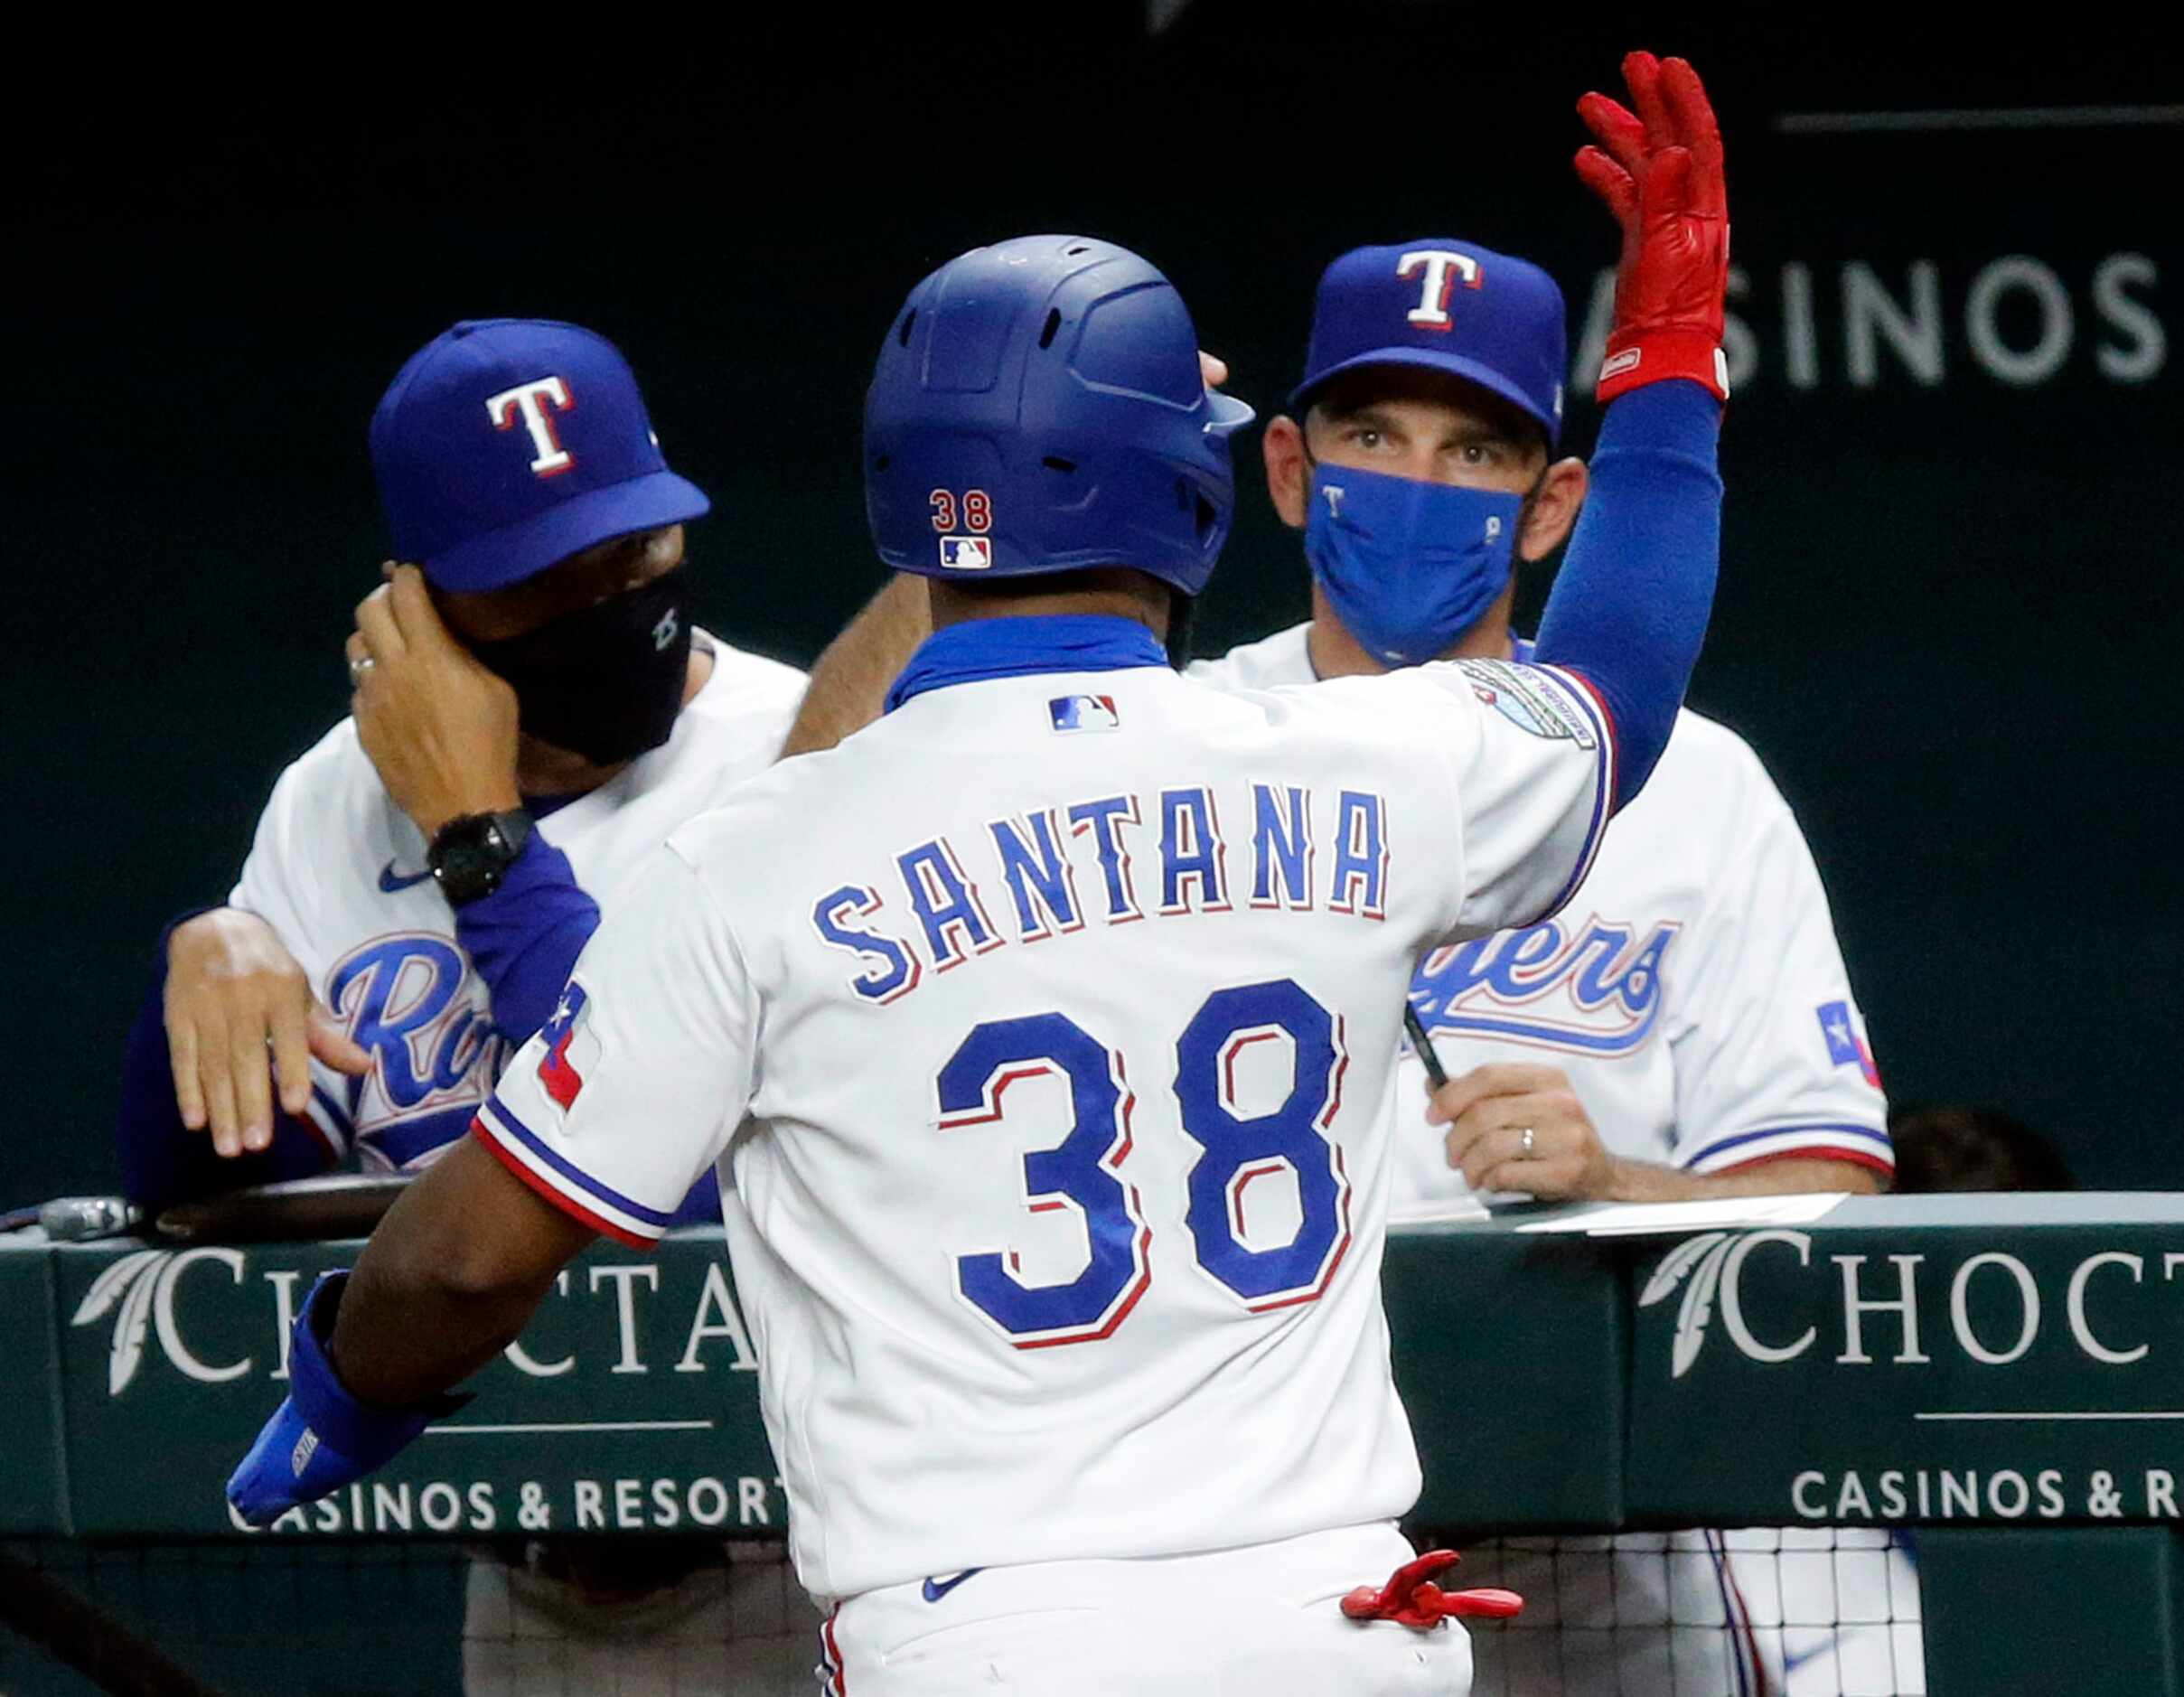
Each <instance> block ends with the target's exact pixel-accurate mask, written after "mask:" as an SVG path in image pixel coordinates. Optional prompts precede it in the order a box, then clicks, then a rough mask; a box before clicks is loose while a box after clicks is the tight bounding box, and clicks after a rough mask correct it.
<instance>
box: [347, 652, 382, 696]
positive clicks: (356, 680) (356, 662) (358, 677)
mask: <svg viewBox="0 0 2184 1697" xmlns="http://www.w3.org/2000/svg"><path fill="white" fill-rule="evenodd" d="M376 663H377V662H376V661H373V660H372V658H371V656H370V655H369V654H359V655H358V656H357V657H356V658H355V659H353V660H352V661H350V662H349V687H350V688H351V689H355V688H357V687H358V686H359V685H360V684H361V683H362V682H363V681H364V674H365V673H366V672H368V671H370V670H371V668H372V667H373V665H374V664H376Z"/></svg>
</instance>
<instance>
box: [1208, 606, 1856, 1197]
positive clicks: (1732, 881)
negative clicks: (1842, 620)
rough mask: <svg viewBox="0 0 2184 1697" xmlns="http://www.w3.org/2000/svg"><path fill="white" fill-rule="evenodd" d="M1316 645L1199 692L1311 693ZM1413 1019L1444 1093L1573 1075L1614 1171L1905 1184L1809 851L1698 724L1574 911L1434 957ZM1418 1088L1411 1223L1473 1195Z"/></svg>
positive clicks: (1687, 720)
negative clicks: (1508, 1065)
mask: <svg viewBox="0 0 2184 1697" xmlns="http://www.w3.org/2000/svg"><path fill="white" fill-rule="evenodd" d="M1308 628H1309V627H1308V626H1306V625H1298V626H1297V627H1296V628H1295V629H1293V630H1289V631H1284V632H1282V633H1280V634H1279V635H1276V636H1270V637H1269V638H1267V639H1266V640H1265V641H1263V642H1253V643H1250V644H1247V645H1245V646H1243V647H1240V648H1236V649H1233V650H1232V651H1231V652H1229V653H1228V654H1227V655H1225V656H1224V657H1223V658H1222V659H1220V660H1216V661H1198V662H1197V663H1195V665H1193V666H1192V667H1191V669H1190V670H1191V675H1192V676H1193V677H1195V678H1198V679H1201V680H1204V681H1205V682H1208V683H1212V684H1214V685H1216V686H1217V687H1220V688H1223V689H1270V688H1274V687H1277V686H1279V685H1285V684H1298V683H1307V682H1309V681H1311V680H1312V677H1313V671H1312V662H1311V659H1310V656H1309V654H1308V651H1307V649H1306V645H1305V633H1306V632H1307V630H1308ZM1520 652H1527V651H1524V650H1521V651H1520ZM1411 999H1412V1001H1413V1002H1414V1003H1415V1004H1416V1005H1417V1007H1418V1009H1419V1014H1420V1018H1421V1020H1422V1021H1423V1022H1424V1024H1425V1027H1426V1028H1427V1030H1428V1031H1429V1032H1431V1033H1432V1034H1433V1037H1434V1047H1435V1049H1436V1051H1437V1052H1438V1053H1439V1056H1440V1062H1441V1064H1442V1066H1443V1067H1444V1068H1445V1069H1446V1070H1447V1072H1448V1076H1449V1077H1451V1078H1456V1077H1460V1076H1461V1075H1462V1074H1465V1073H1467V1072H1468V1071H1469V1070H1470V1069H1471V1068H1473V1067H1475V1066H1480V1065H1484V1064H1487V1063H1489V1062H1494V1061H1532V1062H1537V1063H1540V1064H1545V1065H1549V1066H1555V1067H1560V1068H1561V1070H1562V1071H1563V1072H1565V1073H1567V1074H1569V1076H1570V1085H1571V1088H1572V1089H1573V1090H1574V1091H1575V1092H1576V1094H1577V1097H1578V1100H1579V1102H1582V1103H1583V1104H1584V1106H1585V1110H1586V1111H1587V1112H1588V1113H1589V1115H1590V1116H1591V1119H1592V1121H1593V1124H1594V1126H1595V1127H1596V1128H1597V1129H1598V1131H1599V1134H1600V1140H1601V1141H1602V1142H1603V1143H1604V1144H1605V1145H1606V1146H1607V1147H1608V1150H1609V1151H1610V1152H1611V1153H1613V1154H1617V1155H1621V1156H1626V1157H1629V1158H1634V1159H1639V1160H1647V1161H1657V1162H1662V1163H1665V1164H1667V1165H1669V1166H1673V1167H1683V1168H1685V1169H1687V1170H1689V1171H1692V1172H1696V1173H1716V1172H1725V1171H1728V1170H1729V1169H1730V1168H1732V1167H1741V1166H1745V1165H1748V1164H1749V1163H1751V1162H1754V1161H1763V1160H1768V1159H1776V1158H1784V1157H1792V1156H1795V1157H1803V1158H1832V1159H1839V1160H1848V1161H1852V1162H1855V1163H1857V1164H1858V1165H1860V1166H1862V1167H1871V1168H1874V1169H1876V1170H1878V1171H1879V1172H1882V1173H1889V1172H1893V1171H1894V1168H1895V1161H1894V1157H1893V1155H1892V1153H1891V1151H1890V1147H1889V1135H1888V1130H1887V1108H1888V1104H1887V1102H1886V1101H1885V1100H1884V1099H1883V1097H1882V1095H1881V1091H1880V1078H1879V1073H1878V1072H1877V1071H1876V1070H1875V1069H1874V1066H1873V1062H1872V1056H1871V1054H1870V1051H1869V1050H1868V1048H1867V1046H1866V1042H1865V1036H1864V1029H1865V1027H1864V1021H1863V1020H1862V1018H1861V1017H1860V1014H1859V1012H1858V1005H1857V1002H1856V1000H1855V999H1854V998H1853V997H1852V996H1851V987H1850V981H1849V979H1848V977H1847V976H1846V974H1845V972H1844V970H1843V964H1842V951H1841V950H1840V949H1839V948H1838V947H1837V946H1836V942H1835V931H1834V925H1833V923H1832V920H1831V919H1830V917H1829V914H1828V902H1827V895H1826V894H1825V892H1824V891H1823V889H1822V888H1821V885H1820V874H1819V871H1818V869H1817V868H1816V867H1814V864H1813V856H1812V851H1811V850H1810V849H1809V848H1806V846H1805V841H1804V835H1803V833H1801V832H1800V831H1799V830H1798V829H1797V821H1796V820H1795V818H1794V817H1793V816H1792V814H1791V812H1790V810H1789V807H1788V805H1787V804H1786V802H1784V801H1783V799H1782V796H1781V793H1780V792H1779V791H1777V790H1776V788H1775V785H1774V783H1773V782H1772V781H1771V780H1770V779H1769V778H1768V777H1767V771H1766V769H1765V768H1764V767H1763V766H1761V764H1759V759H1758V755H1755V754H1753V752H1752V751H1751V749H1750V747H1749V746H1748V745H1747V744H1746V743H1745V742H1744V740H1743V738H1741V737H1739V736H1738V735H1737V734H1736V733H1735V732H1734V731H1731V730H1729V728H1728V727H1725V726H1721V725H1717V724H1716V723H1714V722H1713V721H1712V720H1711V719H1708V718H1703V717H1700V716H1699V715H1698V714H1696V713H1692V712H1689V711H1686V712H1684V713H1683V714H1681V715H1679V716H1678V717H1677V719H1676V726H1675V730H1674V732H1673V735H1672V736H1670V738H1669V742H1668V748H1667V751H1666V752H1665V753H1664V755H1662V756H1661V762H1660V764H1659V765H1658V766H1656V767H1655V768H1654V774H1653V777H1652V779H1651V780H1650V781H1649V782H1648V783H1647V784H1646V787H1645V790H1644V792H1641V793H1640V794H1639V795H1638V796H1637V797H1636V799H1635V800H1634V801H1633V802H1631V804H1630V805H1629V806H1628V807H1627V808H1626V809H1625V810H1624V811H1623V812H1622V813H1621V814H1620V815H1619V816H1618V817H1617V820H1616V824H1615V828H1614V830H1611V831H1609V832H1608V840H1607V843H1606V844H1605V846H1604V847H1603V848H1602V849H1601V851H1600V858H1599V862H1598V865H1597V866H1595V867H1593V869H1592V873H1591V876H1590V877H1588V878H1587V880H1586V883H1585V888H1584V892H1583V894H1582V895H1581V897H1580V898H1579V900H1578V901H1577V902H1576V903H1575V904H1574V905H1572V906H1570V908H1569V909H1568V910H1567V911H1566V912H1564V913H1563V914H1560V915H1559V916H1557V917H1555V918H1552V919H1550V920H1546V921H1544V922H1542V923H1541V924H1534V925H1531V926H1529V927H1526V928H1524V929H1522V930H1515V931H1507V932H1504V933H1501V934H1500V935H1498V936H1495V937H1491V938H1485V939H1481V940H1479V941H1477V942H1466V943H1460V944H1455V945H1450V946H1447V947H1443V948H1440V949H1438V950H1436V951H1434V952H1431V953H1429V954H1428V955H1427V956H1426V957H1425V959H1424V960H1422V961H1420V963H1419V970H1418V974H1417V977H1416V979H1415V980H1414V981H1413V983H1412V986H1411ZM1424 1079H1425V1072H1424V1068H1423V1067H1422V1065H1421V1064H1420V1063H1419V1061H1418V1060H1417V1059H1416V1057H1415V1056H1414V1055H1410V1054H1408V1053H1406V1054H1405V1055H1404V1056H1403V1059H1402V1063H1401V1067H1400V1069H1399V1075H1398V1077H1397V1079H1396V1085H1395V1093H1394V1098H1393V1101H1394V1103H1395V1107H1396V1111H1397V1112H1398V1114H1399V1115H1400V1116H1401V1118H1402V1120H1403V1123H1404V1125H1405V1127H1406V1130H1405V1132H1404V1133H1403V1134H1402V1135H1401V1137H1400V1138H1399V1139H1398V1148H1399V1150H1400V1154H1399V1157H1398V1168H1397V1174H1398V1176H1397V1179H1396V1194H1397V1198H1398V1200H1399V1202H1401V1201H1412V1202H1416V1201H1424V1200H1434V1199H1441V1198H1448V1197H1454V1196H1460V1195H1464V1194H1465V1184H1464V1176H1463V1174H1462V1173H1461V1172H1460V1171H1457V1170H1455V1169H1452V1168H1451V1167H1449V1165H1448V1158H1447V1154H1446V1151H1445V1149H1444V1148H1443V1139H1442V1133H1441V1130H1440V1129H1439V1128H1436V1127H1432V1126H1429V1125H1428V1124H1427V1123H1426V1120H1425V1104H1426V1092H1425V1083H1424Z"/></svg>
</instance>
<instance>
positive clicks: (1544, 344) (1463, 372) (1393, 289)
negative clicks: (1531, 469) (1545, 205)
mask: <svg viewBox="0 0 2184 1697" xmlns="http://www.w3.org/2000/svg"><path fill="white" fill-rule="evenodd" d="M1567 335H1568V331H1567V329H1566V328H1565V326H1564V323H1563V308H1562V291H1561V289H1559V288H1557V287H1556V286H1555V281H1554V279H1553V278H1552V277H1549V276H1548V275H1547V273H1546V272H1544V271H1542V270H1541V269H1540V267H1538V266H1536V265H1533V264H1531V263H1529V262H1528V261H1526V260H1523V259H1516V258H1511V257H1510V256H1509V255H1507V254H1502V253H1495V251H1494V250H1493V249H1492V248H1481V247H1477V246H1476V245H1474V244H1473V243H1470V242H1465V241H1454V240H1450V239H1448V238H1445V237H1440V236H1428V237H1424V238H1421V239H1419V240H1417V241H1403V242H1396V243H1394V244H1393V245H1392V246H1389V247H1385V248H1352V249H1351V250H1350V251H1349V252H1348V253H1345V254H1344V255H1343V256H1342V258H1339V259H1337V260H1336V261H1335V263H1334V264H1333V265H1331V266H1329V267H1327V268H1326V271H1325V272H1323V273H1322V274H1321V275H1320V279H1319V294H1318V296H1317V299H1316V301H1315V302H1314V304H1313V308H1312V340H1311V343H1310V345H1309V346H1308V348H1307V349H1306V350H1305V375H1304V381H1303V382H1301V383H1299V384H1298V386H1297V387H1296V389H1293V390H1291V391H1290V394H1289V410H1290V411H1291V412H1292V413H1293V414H1294V415H1295V416H1296V417H1298V418H1299V419H1301V418H1302V417H1304V412H1305V408H1308V407H1309V406H1310V405H1311V403H1312V398H1313V396H1314V395H1315V394H1317V392H1318V390H1319V389H1321V388H1322V387H1323V386H1324V385H1325V384H1326V382H1327V381H1328V380H1330V379H1332V378H1335V377H1338V376H1340V375H1341V374H1342V373H1343V372H1345V371H1353V370H1357V369H1359V368H1360V367H1362V366H1372V365H1417V366H1425V367H1428V368H1429V369H1431V370H1437V371H1447V372H1448V373H1450V374H1451V375H1453V376H1456V377H1460V378H1463V379H1465V380H1467V381H1469V382H1473V383H1476V384H1477V385H1478V386H1479V387H1480V388H1482V389H1490V390H1492V391H1493V392H1494V393H1495V394H1496V395H1499V396H1500V397H1501V398H1503V399H1504V400H1506V401H1508V402H1510V403H1512V404H1513V405H1514V406H1516V407H1518V408H1522V409H1523V411H1524V412H1525V413H1527V414H1529V415H1530V416H1531V417H1534V418H1536V419H1538V420H1539V422H1540V424H1541V426H1542V427H1543V428H1544V429H1545V430H1546V432H1547V440H1548V442H1549V443H1550V444H1553V443H1556V442H1559V441H1560V440H1561V434H1562V373H1563V370H1564V369H1565V367H1566V364H1567V361H1568V358H1569V352H1568V346H1567V341H1566V338H1567Z"/></svg>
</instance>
